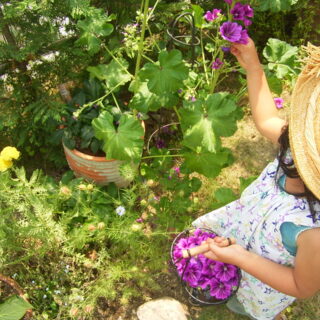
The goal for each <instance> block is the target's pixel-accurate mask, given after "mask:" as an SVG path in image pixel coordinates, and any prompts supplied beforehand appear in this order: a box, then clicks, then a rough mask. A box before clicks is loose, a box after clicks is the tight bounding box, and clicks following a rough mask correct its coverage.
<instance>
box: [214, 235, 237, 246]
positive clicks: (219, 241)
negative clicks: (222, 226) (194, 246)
mask: <svg viewBox="0 0 320 320" xmlns="http://www.w3.org/2000/svg"><path fill="white" fill-rule="evenodd" d="M213 241H214V242H215V244H216V245H217V246H219V247H221V248H223V247H227V246H230V245H232V244H236V242H237V241H236V239H235V238H225V237H219V236H217V237H214V238H213Z"/></svg>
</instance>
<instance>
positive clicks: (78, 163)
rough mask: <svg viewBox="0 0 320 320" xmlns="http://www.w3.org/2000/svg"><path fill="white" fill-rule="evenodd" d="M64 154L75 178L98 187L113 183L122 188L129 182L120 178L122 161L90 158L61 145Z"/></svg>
mask: <svg viewBox="0 0 320 320" xmlns="http://www.w3.org/2000/svg"><path fill="white" fill-rule="evenodd" d="M63 149H64V153H65V156H66V159H67V162H68V165H69V167H70V169H71V170H72V171H73V172H74V174H75V175H76V176H77V177H82V178H85V179H87V180H89V181H93V182H95V183H97V184H99V185H107V184H109V183H111V182H114V183H115V184H116V185H117V187H119V188H124V187H127V186H128V185H129V183H130V182H131V180H130V179H126V178H124V177H123V176H121V174H120V171H119V166H120V165H121V164H122V163H123V161H119V160H114V159H111V160H107V159H106V157H97V156H91V155H89V154H86V153H83V152H80V151H79V150H77V149H73V150H71V149H69V148H67V147H66V146H65V145H63Z"/></svg>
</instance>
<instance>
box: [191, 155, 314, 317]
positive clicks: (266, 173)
mask: <svg viewBox="0 0 320 320" xmlns="http://www.w3.org/2000/svg"><path fill="white" fill-rule="evenodd" d="M277 167H278V160H277V159H275V160H274V161H273V162H272V163H270V164H269V165H268V166H267V167H266V168H265V169H264V170H263V172H262V173H261V175H260V176H259V177H258V178H257V179H256V180H255V181H254V182H253V183H252V184H251V185H250V186H249V187H247V188H246V189H245V190H244V192H243V193H242V195H241V198H240V199H239V200H236V201H234V202H232V203H230V204H228V205H226V206H224V207H222V208H220V209H217V210H215V211H212V212H210V213H208V214H206V215H204V216H201V217H199V218H198V219H197V220H195V221H194V222H193V225H194V226H195V227H206V228H210V229H212V230H213V231H215V232H216V233H217V234H219V235H221V236H225V237H230V236H232V237H234V238H236V239H237V243H238V244H240V245H242V246H243V247H244V248H247V249H248V250H249V251H252V252H255V253H257V254H259V255H261V256H263V257H265V258H267V259H270V260H272V261H275V262H277V263H279V264H283V265H287V266H293V265H294V259H295V257H294V256H293V255H291V254H290V253H289V252H288V251H287V250H286V248H285V247H284V244H283V242H282V237H281V233H280V227H281V224H282V223H284V222H292V223H294V224H296V225H304V226H308V227H310V228H315V227H320V221H319V220H320V219H319V220H317V221H316V222H315V223H314V222H313V220H312V216H311V213H310V210H309V205H308V203H307V201H306V200H305V199H303V198H298V197H295V196H293V195H290V194H288V193H286V192H285V191H283V190H281V189H280V188H279V186H278V184H277V182H276V179H275V176H276V173H277ZM279 174H280V175H281V174H283V172H282V170H281V169H279ZM315 209H316V211H317V212H318V211H320V208H319V206H318V205H316V207H315ZM237 299H238V301H239V302H240V303H241V304H242V305H243V307H244V309H245V311H246V312H247V313H248V314H250V315H251V316H252V317H254V318H255V319H258V320H267V319H274V317H275V316H276V315H277V314H278V313H279V312H281V311H282V310H283V309H285V308H286V307H287V306H288V305H290V304H291V303H292V302H293V301H294V300H295V298H294V297H291V296H288V295H285V294H283V293H281V292H278V291H277V290H274V289H273V288H271V287H269V286H268V285H266V284H264V283H263V282H261V281H260V280H258V279H256V278H254V277H253V276H251V275H250V274H248V273H246V272H243V271H242V280H241V284H240V288H239V290H238V292H237Z"/></svg>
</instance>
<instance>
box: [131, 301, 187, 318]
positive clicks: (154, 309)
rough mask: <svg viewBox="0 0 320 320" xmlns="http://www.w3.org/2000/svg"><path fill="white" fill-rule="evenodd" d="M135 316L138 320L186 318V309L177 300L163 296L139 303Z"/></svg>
mask: <svg viewBox="0 0 320 320" xmlns="http://www.w3.org/2000/svg"><path fill="white" fill-rule="evenodd" d="M137 316H138V319H139V320H188V317H187V316H188V311H187V310H186V307H184V306H183V305H182V304H181V303H180V302H179V301H177V300H175V299H173V298H170V297H164V298H160V299H155V300H151V301H148V302H146V303H144V304H143V305H141V306H140V307H139V308H138V310H137Z"/></svg>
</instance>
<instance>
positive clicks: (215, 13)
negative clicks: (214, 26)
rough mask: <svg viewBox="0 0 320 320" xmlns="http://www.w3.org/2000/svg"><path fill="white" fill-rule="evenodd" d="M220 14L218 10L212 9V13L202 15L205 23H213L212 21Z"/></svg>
mask: <svg viewBox="0 0 320 320" xmlns="http://www.w3.org/2000/svg"><path fill="white" fill-rule="evenodd" d="M220 14H221V10H220V9H213V10H212V11H207V13H206V14H205V15H204V18H205V19H206V20H207V21H213V20H215V19H217V18H218V17H219V15H220Z"/></svg>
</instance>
